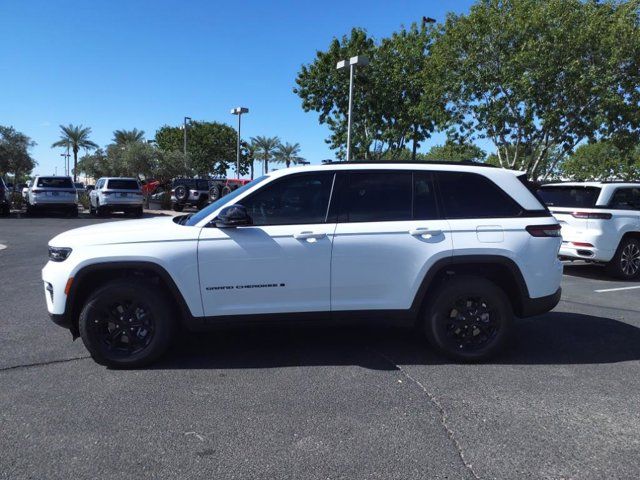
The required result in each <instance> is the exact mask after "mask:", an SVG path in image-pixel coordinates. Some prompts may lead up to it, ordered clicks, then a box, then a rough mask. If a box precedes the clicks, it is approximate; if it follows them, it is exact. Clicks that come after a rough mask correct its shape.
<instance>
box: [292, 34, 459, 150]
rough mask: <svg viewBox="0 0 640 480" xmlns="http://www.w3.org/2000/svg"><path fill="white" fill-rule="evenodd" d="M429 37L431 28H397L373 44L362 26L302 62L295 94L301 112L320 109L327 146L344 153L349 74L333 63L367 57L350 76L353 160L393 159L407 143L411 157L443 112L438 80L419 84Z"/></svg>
mask: <svg viewBox="0 0 640 480" xmlns="http://www.w3.org/2000/svg"><path fill="white" fill-rule="evenodd" d="M433 39H434V31H433V29H432V28H431V27H426V28H418V27H417V26H416V25H412V26H411V27H410V28H409V29H404V28H402V29H401V30H400V31H399V32H398V33H394V34H393V35H392V36H391V37H390V38H387V39H384V40H382V42H380V44H379V45H378V44H377V43H376V41H375V40H374V39H373V38H371V37H369V36H368V35H367V34H366V32H365V31H364V30H362V29H358V28H354V29H353V30H352V31H351V33H350V35H349V36H343V37H342V38H341V39H338V38H334V39H333V40H332V41H331V43H330V45H329V48H328V49H327V50H326V51H319V52H317V54H316V58H315V60H314V62H313V63H311V64H309V65H303V66H302V68H301V70H300V72H299V73H298V76H297V78H296V83H297V87H296V88H295V89H294V93H296V94H298V96H300V98H301V99H302V108H303V109H304V110H305V111H307V112H308V111H315V112H318V113H319V122H320V123H321V124H326V125H327V126H328V127H329V130H330V131H331V135H330V137H329V138H328V139H327V140H326V142H327V144H329V145H330V147H331V148H332V149H334V150H337V153H336V156H337V157H338V158H344V157H345V146H346V141H347V113H348V104H349V73H348V72H346V71H342V70H336V63H337V62H338V61H340V60H344V59H348V58H350V57H352V56H355V55H366V56H368V57H369V60H370V63H369V65H368V66H367V67H364V68H357V69H356V72H355V76H354V90H353V122H352V131H351V150H352V158H359V159H367V160H375V159H380V158H382V157H385V158H389V156H391V157H393V153H392V152H394V151H402V150H403V149H404V148H405V147H406V146H407V145H408V143H409V142H412V144H413V145H412V152H413V158H415V155H416V152H417V149H418V147H419V142H421V141H423V140H424V139H426V138H428V137H429V136H430V135H431V133H432V132H433V131H434V129H435V128H436V125H437V124H440V123H442V122H443V121H444V119H445V118H447V117H446V115H445V114H446V112H445V109H444V103H443V101H442V97H441V96H440V95H439V94H438V88H439V85H438V84H437V83H431V84H427V83H426V82H424V74H423V71H424V70H425V68H427V62H428V57H429V51H430V48H431V45H432V43H433Z"/></svg>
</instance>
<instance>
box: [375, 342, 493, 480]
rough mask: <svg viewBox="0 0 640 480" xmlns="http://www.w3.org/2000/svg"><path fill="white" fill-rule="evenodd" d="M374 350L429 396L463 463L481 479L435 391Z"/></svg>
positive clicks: (476, 477)
mask: <svg viewBox="0 0 640 480" xmlns="http://www.w3.org/2000/svg"><path fill="white" fill-rule="evenodd" d="M374 352H375V353H376V354H378V355H380V356H381V357H382V358H384V359H385V360H386V361H387V362H389V363H390V364H391V365H393V366H394V367H395V368H396V369H397V370H398V371H399V372H400V373H402V375H404V377H405V378H407V379H408V380H409V381H411V382H412V383H413V384H414V385H416V386H417V387H418V388H419V389H420V390H422V392H423V393H424V394H425V395H426V396H427V398H428V399H429V401H430V402H431V403H432V404H433V405H434V406H435V407H436V410H438V413H439V414H440V423H441V424H442V426H443V428H444V429H445V431H446V432H447V436H448V437H449V440H451V443H453V446H454V448H455V449H456V452H457V454H458V457H460V460H461V461H462V464H463V465H464V466H465V468H466V469H467V470H469V472H471V475H473V478H475V479H476V480H480V477H479V476H478V474H477V473H476V471H475V470H474V468H473V465H472V464H471V463H469V462H468V461H467V459H466V458H465V456H464V451H463V450H462V446H461V445H460V442H459V441H458V439H457V437H456V434H455V433H454V431H453V430H452V429H451V427H450V426H449V423H448V422H447V418H448V414H447V412H446V410H445V409H444V407H443V406H442V404H441V403H440V401H438V399H437V398H436V396H435V395H434V394H433V393H431V392H430V391H429V390H427V388H426V387H425V386H424V385H423V384H422V383H421V382H420V381H419V380H417V379H415V378H414V377H412V376H411V374H410V373H409V372H407V371H406V370H405V369H404V368H402V367H401V366H400V365H398V364H396V363H395V362H394V361H393V360H391V359H390V358H389V357H387V356H386V355H385V354H384V353H382V352H379V351H377V350H374Z"/></svg>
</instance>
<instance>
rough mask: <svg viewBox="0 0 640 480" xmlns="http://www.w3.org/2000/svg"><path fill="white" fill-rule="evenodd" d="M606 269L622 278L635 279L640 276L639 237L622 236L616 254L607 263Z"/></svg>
mask: <svg viewBox="0 0 640 480" xmlns="http://www.w3.org/2000/svg"><path fill="white" fill-rule="evenodd" d="M607 271H608V272H609V274H610V275H612V276H614V277H616V278H620V279H622V280H635V279H637V278H638V277H640V239H638V238H631V237H627V238H623V239H622V241H621V242H620V245H619V246H618V250H616V254H615V255H614V256H613V258H612V259H611V261H610V262H609V263H608V264H607Z"/></svg>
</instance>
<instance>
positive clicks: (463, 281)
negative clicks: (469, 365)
mask: <svg viewBox="0 0 640 480" xmlns="http://www.w3.org/2000/svg"><path fill="white" fill-rule="evenodd" d="M466 296H468V297H480V298H482V299H483V300H484V301H485V302H486V303H487V305H488V306H489V308H490V310H491V314H492V316H493V318H495V319H496V320H497V322H498V331H497V332H496V334H495V336H494V337H493V338H492V339H491V340H489V341H488V342H487V344H486V345H483V346H481V347H479V348H478V349H474V350H469V351H464V350H460V349H457V348H455V347H454V346H453V345H452V344H451V343H450V340H449V339H448V338H447V337H446V335H445V332H444V327H443V324H444V322H445V321H446V318H447V315H448V314H449V312H450V311H451V309H452V308H453V304H454V303H455V301H456V300H457V299H459V298H461V297H462V298H463V297H466ZM432 298H433V301H432V302H431V303H430V304H429V305H428V307H427V308H426V309H425V318H424V332H425V334H426V336H427V339H428V340H429V343H431V344H432V345H433V347H434V348H436V349H437V350H438V351H439V352H440V353H441V354H443V355H445V356H447V357H449V358H451V359H453V360H456V361H460V362H480V361H484V360H487V359H489V358H491V357H493V356H494V355H496V354H497V353H498V352H499V351H500V350H502V348H503V347H504V345H505V343H506V341H507V339H508V337H509V334H510V332H511V326H512V323H513V309H512V307H511V304H510V302H509V300H508V298H507V296H506V295H505V294H504V292H503V291H502V289H500V288H499V287H498V286H497V285H496V284H494V283H493V282H491V281H489V280H486V279H483V278H479V277H471V276H464V277H463V276H461V277H458V278H452V279H448V280H445V282H444V283H443V285H441V286H440V287H439V288H438V289H437V291H436V292H434V295H433V296H432Z"/></svg>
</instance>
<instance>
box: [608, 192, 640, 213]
mask: <svg viewBox="0 0 640 480" xmlns="http://www.w3.org/2000/svg"><path fill="white" fill-rule="evenodd" d="M609 207H611V208H616V209H619V210H640V188H619V189H617V190H616V191H615V193H614V194H613V197H611V201H610V202H609Z"/></svg>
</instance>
